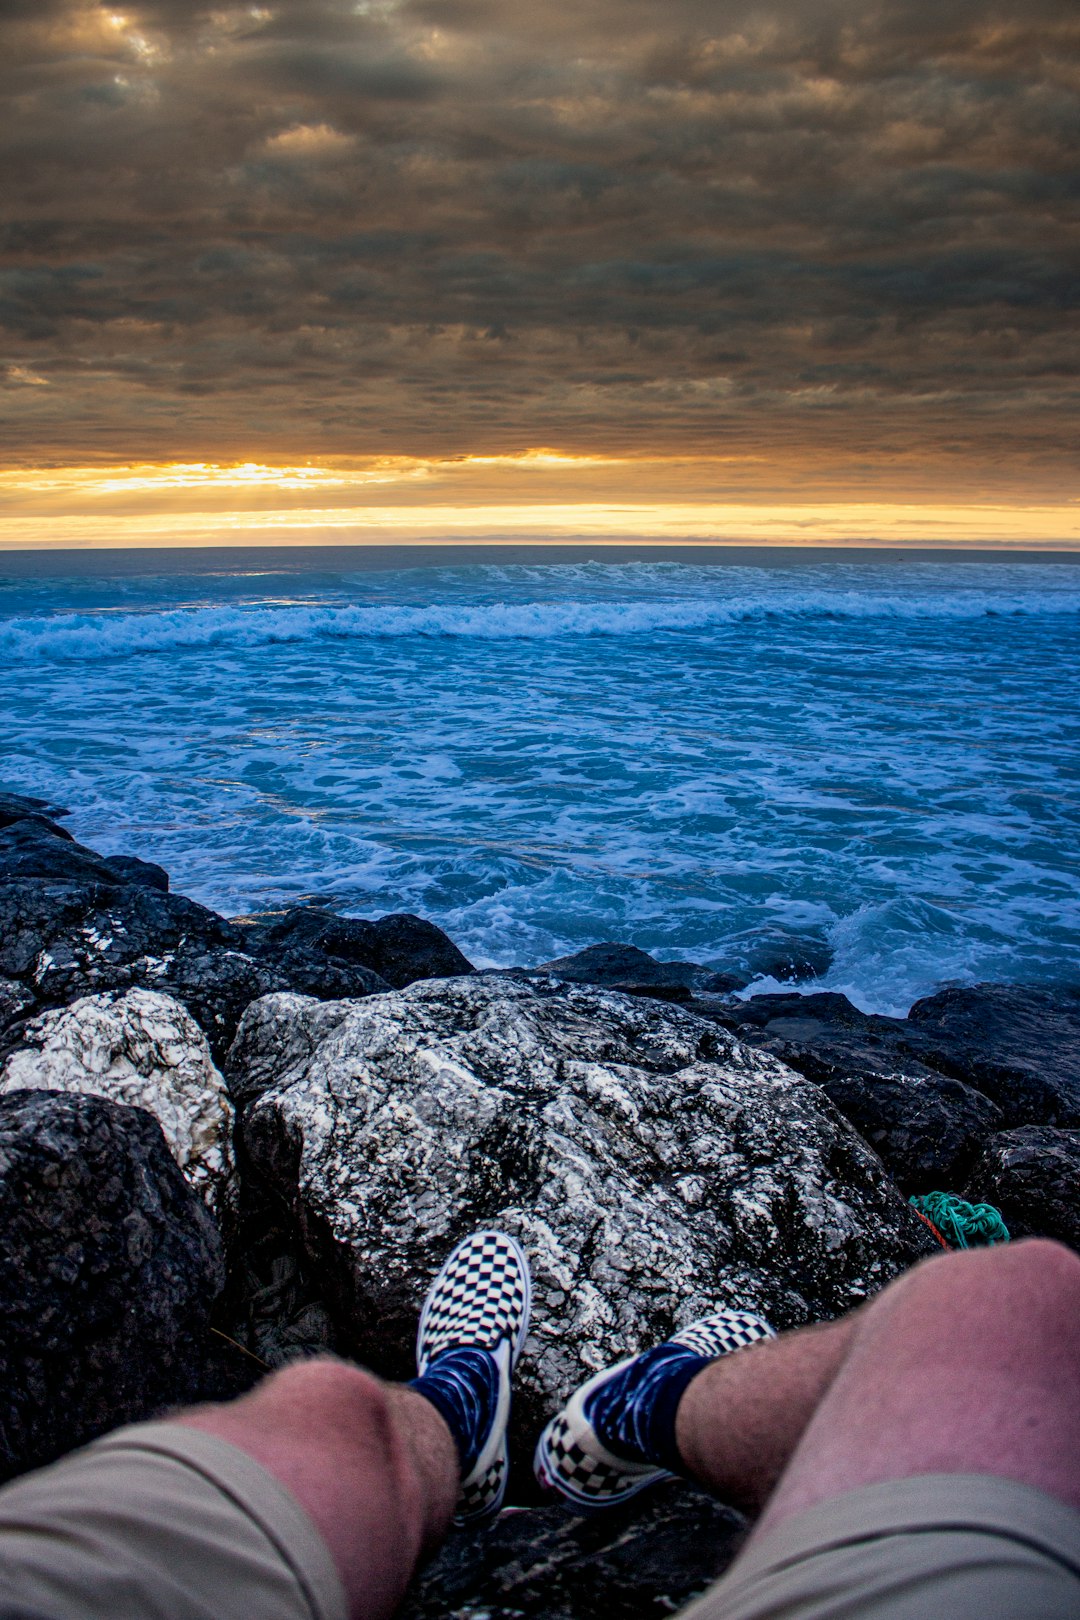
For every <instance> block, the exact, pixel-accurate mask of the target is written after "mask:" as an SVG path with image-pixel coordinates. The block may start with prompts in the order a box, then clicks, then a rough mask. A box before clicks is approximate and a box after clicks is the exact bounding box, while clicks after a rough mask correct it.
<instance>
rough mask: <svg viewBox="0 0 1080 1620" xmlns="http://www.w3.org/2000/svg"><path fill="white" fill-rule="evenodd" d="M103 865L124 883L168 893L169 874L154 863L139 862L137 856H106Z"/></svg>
mask: <svg viewBox="0 0 1080 1620" xmlns="http://www.w3.org/2000/svg"><path fill="white" fill-rule="evenodd" d="M105 864H106V866H108V867H109V869H110V870H111V871H113V872H115V873H116V875H117V876H118V877H119V878H120V879H121V880H122V881H123V882H124V883H141V884H142V886H143V888H146V889H160V890H161V892H162V894H168V892H169V874H168V872H166V870H165V868H164V867H163V866H158V865H157V864H156V862H154V861H144V860H140V858H139V856H138V855H106V857H105Z"/></svg>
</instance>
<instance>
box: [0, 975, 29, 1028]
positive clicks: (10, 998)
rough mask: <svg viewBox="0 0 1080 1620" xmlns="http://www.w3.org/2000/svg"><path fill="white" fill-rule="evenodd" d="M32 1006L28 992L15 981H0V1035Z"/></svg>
mask: <svg viewBox="0 0 1080 1620" xmlns="http://www.w3.org/2000/svg"><path fill="white" fill-rule="evenodd" d="M33 1005H34V998H33V996H32V995H31V994H30V992H29V990H26V989H24V987H23V986H22V985H21V984H19V983H18V982H17V981H16V980H15V979H0V1033H2V1032H3V1031H4V1030H6V1029H9V1028H10V1027H11V1025H12V1024H14V1023H15V1022H16V1021H17V1020H18V1019H20V1018H22V1017H23V1015H24V1014H25V1013H28V1012H29V1011H30V1009H31V1007H32V1006H33Z"/></svg>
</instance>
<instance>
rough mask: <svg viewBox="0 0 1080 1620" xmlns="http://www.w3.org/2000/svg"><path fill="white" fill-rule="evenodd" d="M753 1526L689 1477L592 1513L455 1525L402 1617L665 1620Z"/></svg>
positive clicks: (536, 1513)
mask: <svg viewBox="0 0 1080 1620" xmlns="http://www.w3.org/2000/svg"><path fill="white" fill-rule="evenodd" d="M745 1529H746V1524H745V1520H743V1519H742V1518H741V1517H740V1515H739V1514H737V1513H736V1512H735V1511H734V1510H733V1509H732V1508H729V1507H725V1506H723V1504H722V1503H720V1502H717V1501H715V1500H714V1499H713V1498H712V1497H709V1496H706V1495H704V1494H703V1492H701V1491H698V1490H695V1489H694V1487H693V1486H691V1485H684V1484H681V1483H679V1484H670V1485H665V1486H662V1487H659V1488H658V1489H656V1490H654V1491H652V1492H651V1493H650V1494H648V1495H647V1496H644V1497H639V1498H637V1499H636V1500H635V1501H634V1502H632V1503H629V1504H627V1505H626V1506H625V1507H622V1508H618V1509H614V1510H612V1511H610V1512H607V1513H604V1514H598V1515H593V1516H591V1517H586V1516H583V1515H581V1514H575V1513H571V1512H569V1511H568V1510H567V1509H566V1508H563V1507H544V1508H533V1509H528V1510H526V1511H524V1512H520V1513H508V1514H504V1515H503V1516H502V1517H501V1518H499V1519H497V1520H496V1521H495V1523H494V1524H493V1525H490V1526H489V1527H488V1528H486V1529H482V1530H480V1531H479V1532H468V1531H455V1532H452V1533H451V1535H450V1537H449V1538H448V1540H447V1542H446V1544H445V1545H444V1547H443V1548H442V1551H441V1552H440V1553H439V1554H438V1556H437V1557H436V1558H435V1559H434V1560H433V1561H432V1562H431V1563H429V1564H428V1565H427V1566H426V1567H425V1568H424V1569H423V1570H421V1572H420V1574H419V1576H418V1577H417V1579H416V1580H415V1581H414V1582H413V1585H412V1587H411V1589H410V1591H409V1593H408V1595H407V1596H406V1599H405V1602H404V1605H403V1607H402V1609H401V1611H400V1613H401V1620H445V1617H446V1616H448V1615H453V1616H466V1615H467V1616H471V1617H475V1620H479V1617H480V1616H485V1617H486V1620H533V1617H536V1620H541V1617H542V1620H587V1617H592V1616H601V1615H602V1616H603V1617H604V1620H645V1617H649V1616H655V1617H656V1620H661V1617H664V1616H668V1615H671V1614H673V1613H674V1612H675V1611H676V1610H678V1609H681V1608H682V1607H683V1606H684V1605H685V1604H686V1603H688V1602H689V1601H690V1599H691V1598H692V1597H694V1596H696V1594H697V1593H699V1592H701V1591H703V1590H704V1589H705V1588H706V1587H708V1586H709V1585H711V1584H712V1582H713V1581H714V1580H715V1579H716V1578H717V1577H718V1576H719V1575H721V1574H722V1573H723V1571H724V1569H725V1568H726V1567H727V1565H728V1564H729V1563H730V1561H731V1559H732V1557H733V1556H734V1554H735V1552H736V1550H737V1548H738V1545H739V1543H740V1541H741V1540H742V1537H743V1535H744V1534H745Z"/></svg>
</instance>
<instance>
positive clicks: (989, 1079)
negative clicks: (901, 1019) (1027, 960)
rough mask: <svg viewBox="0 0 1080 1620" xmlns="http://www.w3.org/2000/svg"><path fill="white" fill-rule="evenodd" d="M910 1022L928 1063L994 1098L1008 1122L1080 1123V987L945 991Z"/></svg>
mask: <svg viewBox="0 0 1080 1620" xmlns="http://www.w3.org/2000/svg"><path fill="white" fill-rule="evenodd" d="M907 1026H908V1031H909V1034H908V1039H909V1040H910V1041H911V1042H912V1045H913V1047H916V1046H917V1048H918V1051H919V1053H920V1055H921V1056H922V1058H923V1061H924V1062H926V1063H929V1064H930V1065H931V1066H932V1067H934V1068H938V1069H941V1071H942V1073H944V1074H952V1075H955V1076H956V1078H957V1079H959V1080H966V1081H967V1083H968V1084H969V1085H972V1086H976V1087H977V1088H978V1089H979V1090H980V1091H984V1092H985V1093H986V1095H987V1096H988V1097H992V1098H993V1099H994V1101H995V1102H996V1103H997V1104H998V1105H999V1106H1000V1108H1001V1109H1002V1112H1003V1113H1004V1115H1005V1123H1006V1124H1007V1125H1010V1126H1013V1125H1016V1126H1020V1125H1032V1124H1039V1125H1057V1126H1060V1127H1062V1128H1068V1129H1077V1128H1078V1127H1080V986H1072V987H1069V986H1062V987H1055V988H1049V987H1044V986H1041V985H1017V984H977V985H972V986H971V987H970V988H967V989H957V990H941V991H939V992H938V994H937V995H934V996H927V997H926V998H925V1000H923V1001H917V1002H916V1003H915V1005H914V1007H912V1009H911V1011H910V1013H909V1014H908V1018H907Z"/></svg>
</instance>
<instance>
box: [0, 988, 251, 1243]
mask: <svg viewBox="0 0 1080 1620" xmlns="http://www.w3.org/2000/svg"><path fill="white" fill-rule="evenodd" d="M22 1034H23V1040H24V1041H25V1042H26V1045H25V1046H23V1047H22V1048H21V1049H20V1050H18V1051H16V1052H14V1053H12V1055H11V1056H10V1057H9V1058H8V1060H7V1062H6V1063H5V1064H4V1067H3V1070H2V1071H0V1091H17V1090H27V1091H68V1092H82V1093H88V1094H91V1095H94V1096H98V1097H108V1098H110V1099H111V1100H112V1101H113V1102H118V1103H127V1104H129V1105H132V1106H135V1107H140V1108H145V1109H146V1110H147V1112H148V1113H151V1114H153V1115H154V1116H155V1118H156V1119H157V1121H158V1123H159V1124H160V1126H161V1128H162V1131H163V1132H164V1134H165V1140H166V1142H167V1143H168V1145H169V1149H170V1151H171V1153H172V1155H173V1158H174V1159H175V1160H176V1162H177V1164H178V1165H179V1166H180V1169H181V1170H182V1171H183V1172H184V1175H185V1176H186V1177H187V1179H188V1181H189V1182H190V1183H191V1185H192V1187H194V1189H195V1191H196V1192H198V1193H200V1194H201V1196H202V1197H203V1198H204V1199H205V1200H206V1202H207V1203H208V1204H209V1205H210V1207H211V1209H213V1210H214V1211H215V1212H216V1213H218V1215H219V1216H220V1215H222V1214H224V1213H225V1211H226V1209H227V1206H228V1203H229V1194H230V1191H231V1183H232V1178H233V1171H234V1164H233V1147H232V1129H233V1110H232V1104H231V1103H230V1101H229V1097H228V1093H227V1091H226V1089H225V1082H224V1080H223V1079H222V1077H221V1075H220V1074H219V1073H218V1071H217V1069H216V1068H215V1067H214V1063H213V1060H212V1058H211V1056H210V1048H209V1047H208V1045H207V1043H206V1037H205V1035H204V1034H203V1032H202V1030H201V1029H200V1028H199V1026H198V1025H197V1024H196V1023H195V1021H194V1019H193V1018H192V1017H191V1016H190V1014H189V1013H188V1012H187V1011H186V1010H185V1008H183V1007H182V1006H181V1005H180V1003H179V1002H178V1001H174V1000H173V999H172V998H171V997H170V996H163V995H162V994H161V993H160V992H159V991H154V990H129V991H128V992H127V993H126V994H123V995H120V994H117V993H115V992H113V993H110V994H106V995H99V996H84V997H81V998H80V999H79V1000H78V1001H75V1002H73V1003H72V1004H71V1006H70V1007H64V1008H62V1009H60V1010H58V1011H54V1012H47V1013H44V1014H43V1015H42V1016H41V1017H39V1018H35V1019H33V1020H32V1021H31V1022H30V1023H29V1024H27V1025H26V1027H25V1029H24V1030H23V1032H22Z"/></svg>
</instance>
